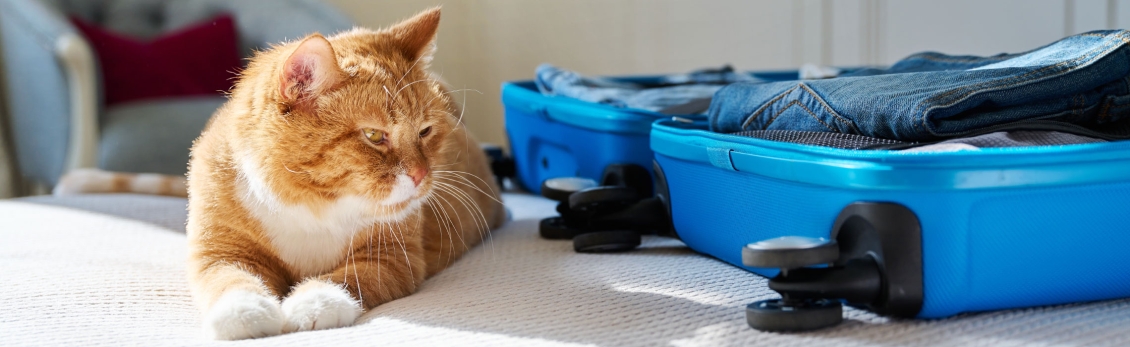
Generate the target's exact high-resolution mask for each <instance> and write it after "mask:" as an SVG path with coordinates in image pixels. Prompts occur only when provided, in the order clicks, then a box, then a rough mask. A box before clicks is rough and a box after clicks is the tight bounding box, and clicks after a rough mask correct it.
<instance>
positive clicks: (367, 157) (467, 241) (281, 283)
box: [188, 8, 505, 340]
mask: <svg viewBox="0 0 1130 347" xmlns="http://www.w3.org/2000/svg"><path fill="white" fill-rule="evenodd" d="M439 17H440V12H439V9H438V8H436V9H431V10H428V11H425V12H423V13H421V14H419V15H417V16H415V17H413V18H411V19H408V20H406V21H404V22H402V23H400V24H397V25H396V26H393V27H391V28H388V29H385V30H381V31H372V30H367V29H354V30H352V31H349V32H345V33H341V34H337V35H334V36H331V37H328V38H327V37H323V36H321V35H317V34H314V35H310V36H308V37H306V38H305V39H303V40H300V41H296V42H291V43H287V44H284V45H281V46H277V47H274V48H272V49H271V50H269V51H266V52H262V53H260V54H258V55H257V56H256V57H255V58H253V59H252V61H251V62H250V64H249V65H248V67H247V69H246V70H244V71H243V73H242V76H241V77H240V79H239V81H238V83H237V84H236V87H235V88H234V90H233V92H232V93H231V97H230V100H229V101H228V102H227V103H226V104H225V105H224V106H223V107H221V108H220V109H219V110H218V111H217V112H216V114H215V116H213V118H212V120H211V122H210V123H209V124H208V126H207V128H206V129H205V130H204V133H203V134H202V135H201V136H200V138H199V139H198V140H197V141H196V143H195V144H194V146H193V148H192V159H191V162H190V171H189V174H188V186H189V216H188V238H189V245H190V261H189V277H190V281H191V284H192V290H193V294H194V296H195V297H196V299H197V301H198V302H199V304H200V305H201V307H202V308H203V309H204V312H205V314H204V328H205V330H206V331H207V333H208V334H209V335H210V336H211V337H213V338H216V339H225V340H228V339H242V338H250V337H261V336H269V335H275V334H279V333H283V332H293V331H303V330H316V329H329V328H335V327H342V326H348V325H351V324H352V323H353V322H354V320H355V319H357V317H358V316H359V315H360V314H361V313H362V312H364V311H365V310H367V309H371V308H373V307H375V306H377V305H380V304H382V303H385V302H388V301H390V300H394V299H396V298H400V297H403V296H405V295H409V294H411V293H412V292H413V291H415V290H416V288H417V287H418V286H419V285H420V283H421V282H423V281H424V279H425V278H427V277H428V276H431V275H434V274H436V273H437V272H439V271H440V270H443V269H444V268H445V267H446V266H447V265H448V264H450V263H451V261H452V260H453V259H455V258H458V257H459V256H460V255H462V254H463V253H464V252H466V251H467V249H468V247H470V246H473V245H475V244H476V243H478V242H479V241H480V240H481V238H482V237H483V235H484V233H485V232H487V231H488V229H491V228H494V227H497V226H499V225H500V224H501V223H502V222H503V220H504V219H505V212H504V210H503V208H502V206H501V205H500V204H498V203H496V202H495V201H497V199H498V195H497V194H496V192H497V191H498V187H496V186H495V184H494V182H493V181H492V180H490V176H489V175H490V169H489V167H488V165H487V161H486V158H485V156H484V154H483V153H482V151H481V150H479V147H478V145H477V144H476V143H475V141H474V140H473V139H471V138H470V136H469V135H468V134H467V132H466V131H465V130H464V128H462V127H460V126H459V121H460V118H461V114H460V110H459V109H458V108H457V106H456V105H455V103H454V102H453V101H452V99H451V98H450V97H449V95H448V94H449V92H448V91H447V90H446V88H445V87H444V86H443V85H441V83H440V82H439V81H438V80H437V79H435V78H433V77H432V76H431V75H429V74H428V73H427V72H426V71H425V68H426V67H427V66H428V62H429V61H430V60H431V56H432V52H433V49H434V40H435V32H436V27H437V25H438V24H439Z"/></svg>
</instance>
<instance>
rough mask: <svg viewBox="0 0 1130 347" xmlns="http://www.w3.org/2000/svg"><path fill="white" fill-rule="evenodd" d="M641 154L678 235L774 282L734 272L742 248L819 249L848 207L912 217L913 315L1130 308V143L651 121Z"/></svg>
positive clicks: (764, 271)
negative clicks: (836, 133) (873, 207)
mask: <svg viewBox="0 0 1130 347" xmlns="http://www.w3.org/2000/svg"><path fill="white" fill-rule="evenodd" d="M650 145H651V149H652V150H653V151H654V152H655V166H656V167H657V170H659V171H660V173H659V174H658V175H657V176H662V177H659V179H660V181H662V182H665V185H666V192H665V193H666V194H667V197H668V200H669V201H668V203H669V205H668V208H669V213H670V215H671V222H672V226H673V229H674V232H675V233H676V234H677V236H678V237H679V238H680V239H681V240H682V241H683V242H685V243H686V244H687V245H688V246H689V247H691V248H692V249H695V250H696V251H699V252H701V253H705V254H708V255H711V256H714V257H716V258H718V259H720V260H723V261H725V262H728V263H731V264H734V265H736V266H739V267H743V268H746V269H748V270H749V271H753V272H756V273H759V274H761V275H765V276H774V275H776V274H777V272H778V271H777V270H774V269H765V268H750V267H745V266H743V265H742V264H743V263H742V247H743V246H744V245H746V244H749V243H751V242H756V241H760V240H766V239H770V238H775V237H780V236H787V235H795V236H807V237H823V238H829V237H831V234H830V233H831V232H832V230H833V229H834V224H835V223H836V222H837V215H839V214H840V213H841V211H842V210H844V209H845V207H847V206H849V205H851V204H853V203H858V202H876V203H886V204H895V205H901V206H903V207H905V208H906V209H909V211H912V212H913V215H914V216H916V217H917V221H918V224H919V229H920V230H921V231H920V235H919V237H920V240H921V245H920V246H918V247H920V252H921V253H920V254H921V259H920V264H921V270H920V274H921V282H922V283H921V293H922V295H921V296H922V297H921V298H920V302H921V306H920V307H921V308H920V310H918V311H917V313H916V314H913V316H916V317H919V318H940V317H947V316H951V315H955V314H958V313H961V312H971V311H985V310H996V309H1006V308H1017V307H1028V306H1038V305H1051V304H1061V303H1069V302H1080V301H1092V300H1103V299H1112V298H1120V297H1130V271H1124V270H1121V269H1120V268H1121V267H1122V266H1124V264H1127V263H1130V207H1128V206H1130V141H1122V142H1109V143H1099V144H1081V145H1066V146H1045V147H1021V148H984V149H981V150H979V151H961V152H948V153H905V152H899V151H886V150H842V149H834V148H826V147H818V146H809V145H800V144H791V143H784V142H774V141H767V140H761V139H755V138H749V137H742V136H736V135H728V134H720V133H713V132H709V131H707V130H706V124H705V122H702V121H697V122H679V121H674V120H661V121H658V122H656V123H655V124H654V125H653V128H652V131H651V141H650ZM908 229H913V228H908ZM907 232H915V233H916V232H917V231H916V230H915V231H907ZM894 247H902V245H896V246H894ZM913 247H916V246H915V245H906V246H905V248H913Z"/></svg>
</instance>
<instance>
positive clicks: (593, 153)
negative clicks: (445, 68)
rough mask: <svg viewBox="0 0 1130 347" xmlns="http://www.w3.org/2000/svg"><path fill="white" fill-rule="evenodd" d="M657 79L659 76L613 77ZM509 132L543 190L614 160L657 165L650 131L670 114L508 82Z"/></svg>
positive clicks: (593, 175) (520, 166)
mask: <svg viewBox="0 0 1130 347" xmlns="http://www.w3.org/2000/svg"><path fill="white" fill-rule="evenodd" d="M751 75H752V76H754V77H757V78H760V79H764V80H770V81H784V80H795V79H797V76H798V75H797V72H796V71H766V72H757V73H751ZM612 79H615V80H618V81H624V82H632V83H638V84H654V83H656V82H657V81H659V77H658V76H633V77H612ZM502 105H503V107H504V108H505V115H506V117H505V118H506V120H505V126H506V133H507V136H508V137H509V140H510V152H511V157H513V159H514V162H515V164H516V168H517V174H518V180H519V181H520V184H521V185H522V187H523V188H525V189H526V190H528V191H531V192H534V193H539V192H540V191H541V183H542V182H543V181H545V180H546V179H549V178H555V177H565V176H578V177H585V178H589V179H592V180H600V175H601V172H602V171H603V170H604V168H605V167H606V166H608V165H609V164H613V163H632V164H637V165H640V166H642V167H645V168H651V161H652V157H653V155H652V152H651V149H650V148H649V143H648V134H649V132H650V131H651V123H652V122H655V121H656V120H658V119H663V118H667V117H670V115H664V114H660V113H657V112H651V111H646V110H639V109H629V108H619V107H613V106H609V105H604V104H597V103H591V102H585V101H581V100H577V99H573V98H568V97H555V96H547V95H543V94H541V93H540V92H539V91H538V88H537V85H535V84H534V82H533V81H513V82H506V83H503V84H502Z"/></svg>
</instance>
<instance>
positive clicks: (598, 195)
mask: <svg viewBox="0 0 1130 347" xmlns="http://www.w3.org/2000/svg"><path fill="white" fill-rule="evenodd" d="M638 200H640V195H639V193H638V192H636V190H635V189H633V188H629V187H622V186H604V187H593V188H589V189H585V190H582V191H579V192H576V193H574V194H572V195H569V209H572V210H574V211H601V210H604V209H608V208H612V209H614V208H619V207H624V206H627V205H630V204H632V203H634V202H636V201H638Z"/></svg>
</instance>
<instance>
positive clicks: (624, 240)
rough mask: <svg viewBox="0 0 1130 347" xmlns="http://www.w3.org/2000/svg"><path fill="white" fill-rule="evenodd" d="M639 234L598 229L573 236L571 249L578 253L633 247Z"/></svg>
mask: <svg viewBox="0 0 1130 347" xmlns="http://www.w3.org/2000/svg"><path fill="white" fill-rule="evenodd" d="M639 245H640V234H639V233H637V232H635V231H630V230H616V231H598V232H592V233H585V234H580V235H577V236H576V237H573V250H574V251H577V252H578V253H609V252H623V251H629V250H632V249H635V248H636V247H639Z"/></svg>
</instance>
